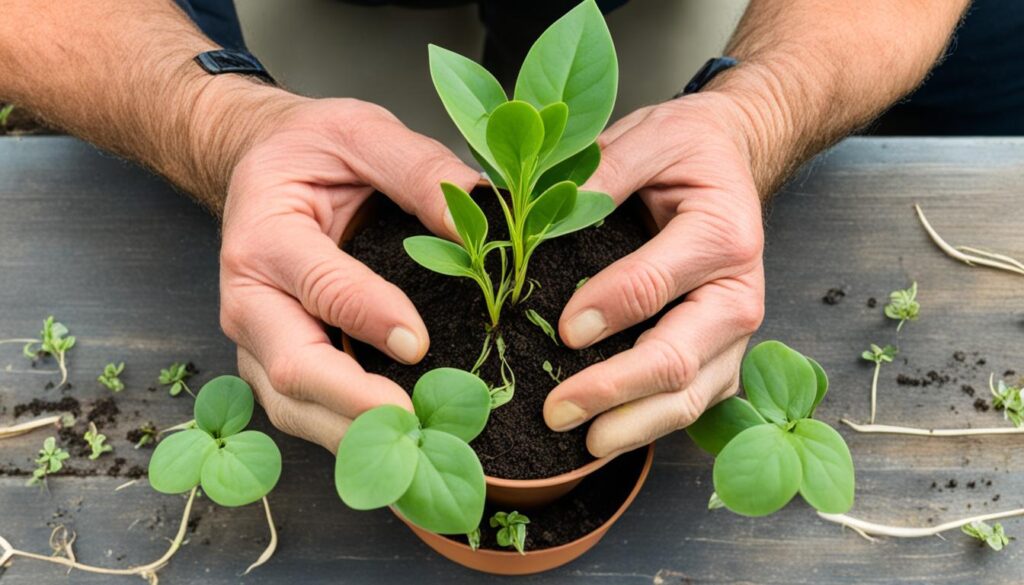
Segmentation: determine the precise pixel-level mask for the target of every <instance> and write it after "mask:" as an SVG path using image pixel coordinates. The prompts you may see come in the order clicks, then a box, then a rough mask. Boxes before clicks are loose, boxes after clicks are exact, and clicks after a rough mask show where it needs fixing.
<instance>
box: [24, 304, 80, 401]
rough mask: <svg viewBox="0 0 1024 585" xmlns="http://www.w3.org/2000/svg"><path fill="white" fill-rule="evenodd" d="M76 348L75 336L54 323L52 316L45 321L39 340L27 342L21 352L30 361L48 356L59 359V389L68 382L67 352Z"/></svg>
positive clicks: (59, 324) (61, 325)
mask: <svg viewBox="0 0 1024 585" xmlns="http://www.w3.org/2000/svg"><path fill="white" fill-rule="evenodd" d="M74 346H75V336H74V335H68V328H67V327H65V326H64V324H62V323H58V322H56V321H54V319H53V315H50V316H49V317H47V318H46V320H45V321H43V330H42V331H40V332H39V339H30V340H26V343H25V347H23V348H22V350H21V352H22V353H23V354H25V357H27V358H28V359H30V360H37V359H39V358H43V357H46V356H48V355H50V356H53V357H55V358H56V359H57V366H58V367H59V368H60V383H59V384H57V387H58V388H59V387H61V386H63V385H64V384H65V383H67V381H68V367H67V357H66V356H67V352H68V350H69V349H71V348H72V347H74Z"/></svg>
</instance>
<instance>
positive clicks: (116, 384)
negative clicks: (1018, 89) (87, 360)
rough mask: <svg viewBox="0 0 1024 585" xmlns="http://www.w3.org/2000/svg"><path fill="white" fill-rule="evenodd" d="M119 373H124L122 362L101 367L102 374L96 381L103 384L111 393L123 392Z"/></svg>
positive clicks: (122, 383)
mask: <svg viewBox="0 0 1024 585" xmlns="http://www.w3.org/2000/svg"><path fill="white" fill-rule="evenodd" d="M121 372H124V362H121V363H119V364H117V365H114V364H113V363H110V364H107V365H105V366H103V373H102V374H100V375H99V377H98V378H96V381H97V382H99V383H100V384H103V386H105V387H106V388H107V389H108V390H110V391H111V392H120V391H121V390H124V382H122V381H121V378H120V376H121Z"/></svg>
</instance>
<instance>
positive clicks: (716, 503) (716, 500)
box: [708, 492, 725, 510]
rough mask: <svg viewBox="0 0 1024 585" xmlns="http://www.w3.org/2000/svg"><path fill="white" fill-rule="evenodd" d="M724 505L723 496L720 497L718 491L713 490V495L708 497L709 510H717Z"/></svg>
mask: <svg viewBox="0 0 1024 585" xmlns="http://www.w3.org/2000/svg"><path fill="white" fill-rule="evenodd" d="M724 507H725V502H723V501H722V498H720V497H718V492H711V497H710V498H708V510H717V509H719V508H724Z"/></svg>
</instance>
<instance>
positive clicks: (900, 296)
mask: <svg viewBox="0 0 1024 585" xmlns="http://www.w3.org/2000/svg"><path fill="white" fill-rule="evenodd" d="M920 310H921V304H920V303H918V302H917V282H914V283H913V284H911V285H910V288H908V289H905V290H894V291H892V292H891V293H889V304H888V305H886V306H885V316H886V317H888V318H890V319H892V320H894V321H899V322H900V324H899V325H897V326H896V332H897V333H899V331H900V329H902V328H903V324H904V323H906V322H907V321H917V317H918V313H919V312H920Z"/></svg>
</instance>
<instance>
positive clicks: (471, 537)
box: [466, 526, 480, 550]
mask: <svg viewBox="0 0 1024 585" xmlns="http://www.w3.org/2000/svg"><path fill="white" fill-rule="evenodd" d="M466 543H467V544H468V545H469V548H471V549H473V550H476V549H478V548H480V527H479V526H477V527H476V528H474V529H473V530H472V532H469V533H467V534H466Z"/></svg>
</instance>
